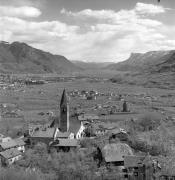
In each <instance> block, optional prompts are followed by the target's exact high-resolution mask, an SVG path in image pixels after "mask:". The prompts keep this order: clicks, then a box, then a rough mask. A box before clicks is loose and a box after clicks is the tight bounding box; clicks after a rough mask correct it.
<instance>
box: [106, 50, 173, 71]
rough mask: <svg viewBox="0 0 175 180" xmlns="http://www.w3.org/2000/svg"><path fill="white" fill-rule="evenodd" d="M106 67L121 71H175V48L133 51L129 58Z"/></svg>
mask: <svg viewBox="0 0 175 180" xmlns="http://www.w3.org/2000/svg"><path fill="white" fill-rule="evenodd" d="M106 68H108V69H111V70H120V71H142V72H143V71H146V72H164V71H172V72H173V71H175V50H171V51H151V52H147V53H143V54H141V53H132V54H131V56H130V57H129V59H127V60H126V61H123V62H119V63H116V64H113V65H109V66H107V67H106Z"/></svg>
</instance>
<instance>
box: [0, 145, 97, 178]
mask: <svg viewBox="0 0 175 180" xmlns="http://www.w3.org/2000/svg"><path fill="white" fill-rule="evenodd" d="M13 168H14V169H5V170H3V173H4V175H3V176H4V177H5V178H4V179H15V178H14V177H18V176H19V174H20V172H22V174H23V176H24V177H23V179H33V180H35V179H36V180H40V179H42V180H45V179H50V180H57V179H64V180H74V179H82V180H84V179H86V180H93V179H94V178H95V177H96V171H97V164H96V163H95V162H94V159H93V153H92V150H89V149H85V150H84V151H80V150H74V151H70V152H66V153H65V152H59V153H57V152H55V151H52V152H49V153H48V149H47V146H46V145H45V144H38V145H36V146H35V147H34V148H33V149H29V150H27V151H26V152H25V154H24V158H23V159H22V160H20V161H18V162H16V164H14V165H13ZM15 169H19V171H16V170H15ZM8 172H10V173H8ZM0 174H1V172H0ZM12 174H13V176H14V177H13V178H6V177H9V175H10V176H12ZM31 177H32V178H31ZM0 179H1V178H0ZM16 179H20V178H16Z"/></svg>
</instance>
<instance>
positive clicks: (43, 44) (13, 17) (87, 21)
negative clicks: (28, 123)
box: [0, 0, 175, 62]
mask: <svg viewBox="0 0 175 180" xmlns="http://www.w3.org/2000/svg"><path fill="white" fill-rule="evenodd" d="M0 40H2V41H7V42H10V43H11V42H14V41H20V42H25V43H27V44H29V45H31V46H33V47H35V48H38V49H42V50H44V51H48V52H51V53H53V54H59V55H63V56H65V57H67V58H68V59H69V60H79V61H88V62H119V61H123V60H126V59H127V58H128V57H129V56H130V54H131V53H144V52H147V51H156V50H172V49H175V0H161V2H160V3H158V2H157V0H139V1H138V0H0Z"/></svg>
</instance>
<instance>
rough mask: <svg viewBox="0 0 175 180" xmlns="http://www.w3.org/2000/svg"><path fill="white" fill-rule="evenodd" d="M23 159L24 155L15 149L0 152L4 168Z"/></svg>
mask: <svg viewBox="0 0 175 180" xmlns="http://www.w3.org/2000/svg"><path fill="white" fill-rule="evenodd" d="M21 158H22V153H21V152H20V151H18V150H17V149H15V148H12V149H7V150H5V151H2V152H0V160H1V164H2V165H3V166H7V165H11V164H13V163H14V162H15V161H18V160H20V159H21Z"/></svg>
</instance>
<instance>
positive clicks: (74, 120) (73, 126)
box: [50, 117, 81, 134]
mask: <svg viewBox="0 0 175 180" xmlns="http://www.w3.org/2000/svg"><path fill="white" fill-rule="evenodd" d="M58 122H59V117H57V118H55V119H54V120H53V122H52V123H51V125H50V127H51V128H53V127H59V124H58ZM80 126H81V122H80V121H79V120H78V117H69V132H72V133H74V134H77V132H78V131H79V129H80Z"/></svg>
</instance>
